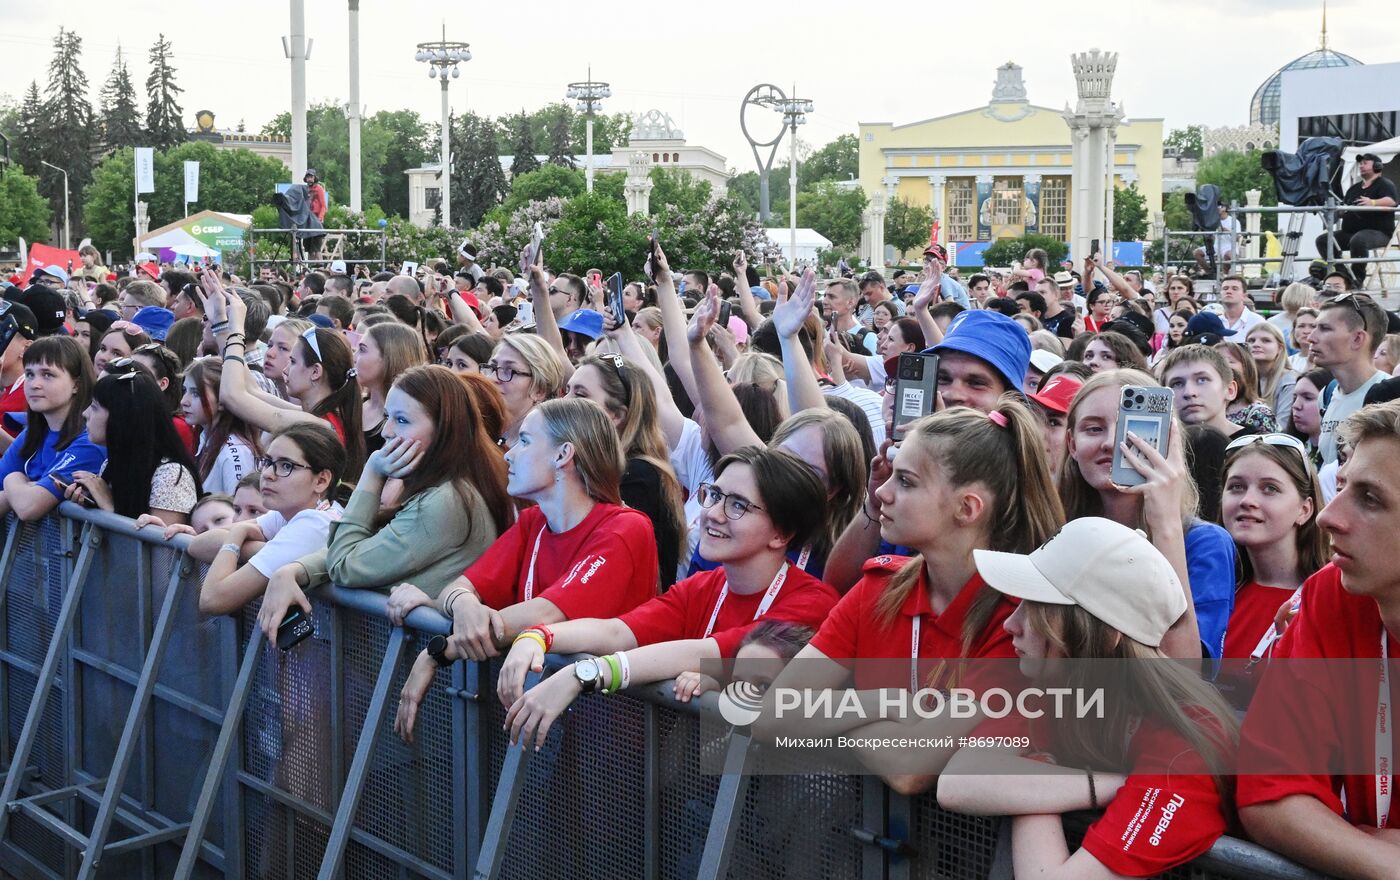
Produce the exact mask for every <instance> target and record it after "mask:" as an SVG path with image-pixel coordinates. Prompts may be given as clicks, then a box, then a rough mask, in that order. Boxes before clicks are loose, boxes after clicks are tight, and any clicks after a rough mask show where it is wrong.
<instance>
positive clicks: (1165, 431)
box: [1110, 385, 1174, 486]
mask: <svg viewBox="0 0 1400 880" xmlns="http://www.w3.org/2000/svg"><path fill="white" fill-rule="evenodd" d="M1173 397H1174V395H1173V394H1172V390H1171V389H1170V388H1160V387H1158V388H1147V387H1143V386H1139V385H1125V386H1123V396H1122V397H1121V398H1120V399H1119V401H1118V429H1117V431H1116V432H1115V434H1114V436H1115V437H1116V439H1117V442H1116V443H1114V445H1113V470H1112V472H1111V474H1110V477H1111V479H1112V480H1113V482H1115V483H1117V484H1118V485H1120V486H1138V485H1141V484H1142V483H1145V482H1147V479H1146V478H1145V477H1143V475H1142V474H1141V473H1139V472H1138V469H1137V468H1135V467H1133V466H1132V464H1131V463H1130V462H1129V461H1127V460H1124V458H1123V447H1122V444H1123V443H1125V442H1127V439H1128V434H1129V432H1131V433H1133V434H1136V435H1138V436H1139V437H1141V438H1142V439H1143V440H1144V441H1146V442H1147V443H1148V444H1150V445H1151V446H1152V448H1154V449H1156V450H1157V452H1158V453H1159V454H1160V455H1162V456H1163V457H1164V458H1165V457H1166V454H1167V441H1168V439H1169V438H1170V436H1171V423H1172V401H1173ZM1134 455H1135V456H1136V453H1134Z"/></svg>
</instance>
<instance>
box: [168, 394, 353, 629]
mask: <svg viewBox="0 0 1400 880" xmlns="http://www.w3.org/2000/svg"><path fill="white" fill-rule="evenodd" d="M258 468H259V470H260V471H261V472H262V496H263V504H264V506H265V507H266V508H267V512H266V513H264V514H262V515H261V516H259V517H257V518H256V519H252V520H248V521H246V522H237V523H234V524H233V525H232V526H230V527H228V528H227V529H211V530H209V531H207V532H205V533H204V534H202V535H198V536H196V537H195V538H194V539H193V540H191V541H190V547H189V553H190V555H191V556H193V557H194V558H195V559H198V560H200V561H201V562H207V563H209V571H208V573H207V574H206V575H205V577H204V584H203V586H202V587H201V588H200V592H199V610H200V611H201V612H203V613H205V614H229V613H231V612H234V611H237V610H238V609H240V608H242V607H243V606H244V605H246V604H248V603H249V602H251V601H252V600H253V599H255V598H257V597H258V596H260V595H262V594H263V592H264V591H265V590H266V589H267V585H268V579H269V578H271V577H272V575H273V573H274V572H276V571H277V569H279V568H281V567H282V566H284V565H287V564H288V563H291V562H295V561H296V560H298V559H300V558H301V557H303V556H305V555H307V554H308V553H311V552H313V551H315V550H317V549H320V548H323V547H325V546H326V540H327V536H328V535H329V534H330V527H331V522H332V521H333V520H335V519H338V518H339V516H340V511H339V508H338V507H337V506H335V505H334V504H332V503H331V501H330V493H331V492H332V490H334V488H335V486H336V484H337V483H338V482H339V481H340V478H341V475H342V474H343V473H344V471H345V448H344V447H343V446H342V445H341V444H340V440H339V438H338V437H336V435H335V432H334V431H332V430H331V428H330V426H328V425H327V424H326V423H325V422H323V421H321V420H319V419H318V420H316V421H311V422H297V423H294V424H291V425H288V426H287V427H286V428H284V429H283V430H282V431H280V432H278V434H277V435H276V436H275V437H273V438H272V442H271V443H269V444H268V446H267V452H266V453H265V454H264V455H263V456H262V457H260V458H259V459H258ZM296 604H298V605H300V606H301V607H302V608H303V609H304V610H305V611H307V612H309V611H310V610H311V604H310V602H309V601H307V600H306V598H305V597H304V596H302V597H299V599H298V600H297V602H296ZM281 612H282V613H281V614H277V615H275V616H276V620H272V619H271V618H272V617H273V616H274V614H273V609H272V608H271V607H269V603H266V602H264V604H263V608H262V613H261V614H260V615H259V618H258V621H259V625H261V626H262V627H263V629H264V631H266V632H270V633H275V632H276V630H277V626H278V625H279V624H280V623H281V622H282V617H283V616H284V615H285V614H286V608H285V607H284V608H282V609H281Z"/></svg>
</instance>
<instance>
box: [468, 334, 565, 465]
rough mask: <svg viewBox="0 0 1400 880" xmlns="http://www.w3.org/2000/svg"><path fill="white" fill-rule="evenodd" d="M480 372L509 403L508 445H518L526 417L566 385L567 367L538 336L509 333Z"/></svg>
mask: <svg viewBox="0 0 1400 880" xmlns="http://www.w3.org/2000/svg"><path fill="white" fill-rule="evenodd" d="M481 371H482V372H483V373H485V374H486V376H487V378H489V379H493V380H495V382H496V388H497V389H499V390H500V392H501V397H502V398H504V399H505V402H506V429H505V432H504V433H503V434H502V436H503V437H504V438H505V445H506V448H507V449H509V448H511V447H513V446H515V442H516V440H517V438H518V437H519V436H520V427H521V425H522V424H523V423H524V421H525V417H526V416H528V415H529V414H530V412H531V411H532V410H534V409H535V407H537V406H539V405H540V404H541V403H543V402H544V401H546V400H549V399H551V398H554V397H558V396H559V392H560V391H561V390H562V389H563V387H564V367H563V365H562V363H561V362H560V359H559V356H558V355H556V354H555V353H554V349H553V348H551V347H550V345H549V343H548V342H545V341H544V340H543V339H541V338H540V337H538V336H529V335H525V334H520V335H514V336H507V337H506V338H505V339H503V340H502V341H501V344H500V345H497V346H496V352H495V354H494V355H493V356H492V358H491V360H490V361H488V362H487V363H486V364H484V365H482V368H481Z"/></svg>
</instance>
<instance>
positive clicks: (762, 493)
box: [496, 446, 837, 747]
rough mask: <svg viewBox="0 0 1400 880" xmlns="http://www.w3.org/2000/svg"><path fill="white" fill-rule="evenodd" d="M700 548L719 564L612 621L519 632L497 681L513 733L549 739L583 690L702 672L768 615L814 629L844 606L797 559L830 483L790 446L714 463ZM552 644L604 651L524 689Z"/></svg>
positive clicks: (820, 516)
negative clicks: (791, 558) (792, 553)
mask: <svg viewBox="0 0 1400 880" xmlns="http://www.w3.org/2000/svg"><path fill="white" fill-rule="evenodd" d="M699 493H700V504H701V505H702V506H703V507H704V509H705V513H704V515H703V516H702V517H701V520H700V521H701V526H702V528H703V531H702V533H701V538H700V546H701V552H702V553H704V555H705V558H706V559H712V560H714V561H716V562H719V563H721V565H720V567H719V568H717V569H715V570H713V571H705V572H700V573H698V574H695V575H692V576H691V577H688V578H686V579H685V580H683V581H681V582H679V583H677V584H676V585H675V586H673V587H672V588H671V589H670V590H668V591H667V592H666V593H665V594H663V595H661V596H658V597H656V598H655V599H652V600H651V601H650V602H647V603H646V604H644V605H642V606H640V607H638V608H634V609H633V610H631V611H629V612H627V613H625V614H622V615H620V616H618V617H615V618H613V619H611V620H599V619H590V620H571V621H568V622H565V623H561V624H558V625H556V626H552V627H535V628H532V629H527V630H525V631H524V632H522V633H521V634H520V635H518V636H517V637H516V639H515V644H514V646H513V647H512V648H511V651H510V655H509V656H507V657H506V662H505V664H504V665H503V666H502V667H501V674H500V676H499V678H498V679H497V683H496V690H497V693H498V694H499V695H500V698H501V704H502V705H504V706H508V707H509V711H508V712H507V713H506V723H507V724H508V725H509V726H510V732H511V741H512V742H516V741H525V742H529V741H530V739H531V738H532V737H533V739H534V741H535V743H536V746H537V747H538V746H542V745H543V744H544V740H545V736H546V735H547V734H548V733H549V728H550V727H551V726H552V725H553V724H554V721H555V719H557V718H558V717H559V716H560V715H561V714H562V713H563V712H564V710H565V709H567V708H568V707H569V705H570V704H571V703H572V702H573V701H574V700H575V699H577V698H578V696H579V694H581V693H594V692H597V691H601V692H603V693H615V692H616V691H618V690H620V689H621V688H623V687H626V686H627V685H628V684H632V683H635V684H644V683H648V682H653V681H664V680H666V679H669V678H674V677H676V676H677V675H679V674H680V673H682V672H686V671H694V670H697V669H699V668H700V664H701V663H702V662H704V661H706V660H716V659H719V658H721V657H725V658H732V657H734V655H735V652H736V651H737V649H738V647H739V643H740V641H741V640H742V639H743V637H744V635H745V634H746V633H747V632H748V631H749V630H750V629H752V628H753V627H754V625H755V622H756V621H759V620H786V621H789V622H791V623H799V624H803V625H806V626H810V627H816V626H818V625H820V624H821V622H822V621H823V620H825V619H826V615H827V613H828V612H829V611H830V610H831V608H832V606H833V605H835V604H836V599H837V596H836V591H835V590H834V589H832V588H831V587H829V586H827V585H826V584H824V583H822V582H821V581H819V580H817V579H816V578H814V577H812V576H811V575H810V574H808V573H807V572H805V571H803V570H802V569H800V568H797V567H796V566H793V565H791V564H789V563H788V561H787V558H786V554H787V552H788V551H789V550H791V549H793V548H797V547H801V546H803V545H804V544H805V543H807V542H808V541H810V540H811V539H812V538H813V536H814V535H816V534H817V533H818V532H819V531H820V530H821V527H822V524H823V521H824V518H825V514H826V511H825V509H824V507H823V503H824V501H825V500H826V489H825V488H824V487H823V486H822V484H821V480H820V479H818V478H817V474H816V471H814V470H813V469H812V468H811V467H810V466H809V465H807V464H806V463H805V462H803V461H802V460H801V459H799V458H797V457H796V456H794V455H792V454H791V453H789V452H785V451H782V450H775V449H765V448H763V447H760V446H746V447H743V448H741V449H738V450H736V451H735V452H732V453H730V454H729V455H726V456H725V457H724V458H722V459H720V461H719V463H718V464H716V465H715V481H714V482H713V483H705V484H703V485H701V486H700V489H699ZM546 650H552V651H556V652H558V653H561V654H573V653H578V652H581V651H588V652H595V653H605V652H608V651H614V652H616V653H613V654H610V655H608V656H607V657H604V658H590V659H586V660H582V661H579V662H577V663H574V664H572V665H570V666H568V667H565V668H564V669H562V670H560V671H559V672H557V673H555V674H554V675H551V676H550V677H549V678H548V679H546V680H545V681H543V682H541V683H540V684H538V685H536V686H535V687H534V688H531V689H530V690H529V691H525V690H524V685H525V677H526V675H527V674H528V673H529V672H530V671H531V670H533V671H535V672H540V671H542V670H543V668H544V655H545V652H546Z"/></svg>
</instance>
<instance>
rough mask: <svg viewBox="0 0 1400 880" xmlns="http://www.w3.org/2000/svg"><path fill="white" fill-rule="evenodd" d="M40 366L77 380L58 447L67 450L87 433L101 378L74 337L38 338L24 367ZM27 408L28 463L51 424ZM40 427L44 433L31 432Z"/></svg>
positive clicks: (25, 447)
mask: <svg viewBox="0 0 1400 880" xmlns="http://www.w3.org/2000/svg"><path fill="white" fill-rule="evenodd" d="M36 364H43V365H44V366H48V367H56V368H57V369H60V370H62V371H63V372H65V373H67V374H68V375H69V376H71V377H72V379H73V399H72V400H71V401H69V403H68V413H67V415H65V416H64V419H63V427H62V428H60V429H59V431H58V442H57V443H55V444H54V448H55V449H66V448H68V444H70V443H72V442H73V441H74V440H76V439H78V437H79V436H80V435H81V434H83V433H84V432H85V431H86V430H87V420H86V419H85V418H84V417H83V410H85V409H87V407H88V404H89V403H91V402H92V387H93V385H95V384H97V377H96V375H94V373H93V370H92V360H91V359H89V357H88V353H87V352H86V351H85V350H83V344H82V343H81V342H79V341H78V340H76V339H74V338H73V337H71V336H44V337H42V338H40V339H36V340H35V341H34V344H33V345H31V346H29V348H28V349H27V350H26V351H25V352H24V365H25V366H26V367H32V366H34V365H36ZM25 407H26V409H28V411H29V418H28V420H27V421H26V422H25V431H24V444H23V445H22V446H20V450H19V457H20V458H22V459H25V460H28V459H29V458H30V457H32V456H33V455H34V454H35V453H37V452H38V451H39V450H40V449H42V448H43V446H44V439H45V438H46V437H48V434H49V430H48V422H47V421H45V419H44V417H43V416H42V415H40V414H39V413H36V412H35V411H34V409H33V408H32V407H30V406H29V405H28V402H27V401H26V403H25ZM167 421H168V419H167ZM36 425H37V426H39V427H41V428H43V430H42V431H31V430H29V428H33V427H35V426H36ZM172 430H173V426H172Z"/></svg>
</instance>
